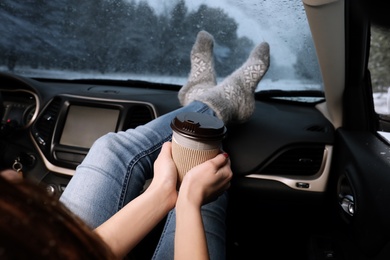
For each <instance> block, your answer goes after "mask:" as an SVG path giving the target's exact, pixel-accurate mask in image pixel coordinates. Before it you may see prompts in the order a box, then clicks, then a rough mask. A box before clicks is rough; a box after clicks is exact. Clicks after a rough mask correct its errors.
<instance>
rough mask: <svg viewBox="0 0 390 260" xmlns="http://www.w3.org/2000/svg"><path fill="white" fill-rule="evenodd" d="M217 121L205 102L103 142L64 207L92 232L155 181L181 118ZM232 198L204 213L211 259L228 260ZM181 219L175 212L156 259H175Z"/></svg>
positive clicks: (68, 190) (71, 184)
mask: <svg viewBox="0 0 390 260" xmlns="http://www.w3.org/2000/svg"><path fill="white" fill-rule="evenodd" d="M188 111H192V112H199V113H205V114H209V115H214V112H213V111H212V110H211V109H210V108H209V107H208V106H207V105H205V104H203V103H201V102H197V101H195V102H192V103H191V104H189V105H188V106H185V107H182V108H179V109H177V110H175V111H172V112H170V113H168V114H165V115H162V116H160V117H158V118H156V119H155V120H153V121H151V122H149V123H147V124H146V125H143V126H139V127H137V128H136V129H129V130H127V131H125V132H118V133H109V134H107V135H104V136H102V137H101V138H99V139H98V140H97V141H96V142H95V143H94V144H93V146H92V148H91V149H90V151H89V153H88V154H87V156H86V158H85V159H84V161H83V162H82V163H81V164H80V165H79V166H78V167H77V170H76V173H75V175H74V176H73V177H72V179H71V181H70V182H69V184H68V186H67V187H66V189H65V191H64V193H63V194H62V196H61V198H60V201H61V202H62V203H64V204H65V206H67V207H68V208H69V209H70V210H71V211H72V212H73V213H75V214H76V215H78V216H79V217H80V218H81V219H82V220H84V221H85V222H86V223H87V224H88V225H89V226H90V227H91V228H96V227H97V226H99V225H100V224H102V223H103V222H105V221H106V220H107V219H109V218H110V217H111V216H113V215H114V214H115V213H116V212H117V211H119V210H120V209H121V208H122V207H124V206H125V205H126V204H127V203H128V202H130V201H131V200H133V199H134V198H135V197H137V196H138V195H139V194H140V193H141V192H142V190H143V187H144V184H145V181H146V180H148V179H151V178H152V177H153V163H154V161H155V159H156V158H157V156H158V154H159V153H160V150H161V146H162V144H163V143H164V142H167V141H170V140H171V138H172V130H171V127H170V122H171V121H172V119H173V118H174V117H175V116H176V115H177V114H179V113H181V112H188ZM226 208H227V193H226V192H225V193H224V194H223V195H222V196H220V197H219V198H218V199H217V200H215V201H213V202H210V203H208V204H206V205H204V206H203V207H202V217H203V224H204V228H205V231H206V237H207V244H208V250H209V254H210V258H211V259H225V253H226V252H225V217H226ZM175 226H176V216H175V210H174V209H173V210H171V211H170V212H169V214H168V216H167V221H166V223H165V227H164V229H163V232H162V235H161V238H160V241H159V243H158V245H157V248H156V250H155V252H154V256H153V258H154V259H173V254H174V236H175Z"/></svg>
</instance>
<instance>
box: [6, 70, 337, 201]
mask: <svg viewBox="0 0 390 260" xmlns="http://www.w3.org/2000/svg"><path fill="white" fill-rule="evenodd" d="M0 80H1V82H2V83H1V94H2V99H3V106H4V116H3V118H2V127H1V137H2V139H3V142H5V143H7V145H12V147H16V148H14V150H15V151H21V150H23V151H24V152H23V153H27V154H29V156H27V157H29V158H34V159H33V163H31V162H29V163H28V164H26V167H25V169H24V173H25V176H26V177H27V178H31V179H33V180H34V181H38V182H41V181H42V182H44V183H45V184H47V185H49V186H50V187H51V190H53V191H54V192H55V193H57V194H58V195H60V193H61V191H62V190H63V189H64V188H65V187H66V182H67V181H68V180H69V179H70V178H71V176H72V175H73V174H74V171H75V169H76V167H77V165H78V164H80V163H81V162H82V160H83V158H84V157H85V156H86V154H87V152H88V150H89V148H90V147H91V145H92V143H93V141H94V140H96V139H97V138H98V137H99V136H101V135H104V134H105V133H108V132H118V131H126V130H127V129H129V128H135V127H137V126H138V125H142V124H145V123H147V122H149V121H151V120H153V119H154V118H156V117H158V116H159V115H162V114H165V113H169V112H170V111H173V110H175V109H177V108H179V107H180V104H179V102H178V100H177V90H178V87H177V86H176V88H175V87H173V88H172V86H170V88H169V87H168V86H161V85H158V84H156V85H155V86H154V88H153V87H151V86H153V84H151V83H148V84H147V85H148V86H147V87H145V86H144V85H145V83H143V82H135V83H132V84H133V85H135V86H128V85H126V86H124V84H123V83H120V84H119V83H118V84H117V85H115V84H116V82H106V81H103V82H100V81H98V82H92V83H86V82H84V81H82V82H78V81H49V80H39V79H30V78H24V77H20V76H15V75H12V74H1V75H0ZM108 83H111V84H112V85H109V84H108ZM137 84H138V86H139V87H138V86H137ZM333 131H334V130H333V127H332V125H331V124H330V123H329V121H328V120H327V119H326V118H325V117H324V116H323V115H322V114H321V113H320V112H319V111H318V109H316V107H315V106H314V105H312V104H309V105H308V104H304V105H302V103H297V102H286V101H280V100H277V99H267V100H257V101H256V109H255V113H254V115H253V116H252V117H251V119H250V120H249V121H248V122H246V123H244V124H239V125H235V124H232V125H229V126H228V135H227V138H226V139H225V140H224V144H223V145H224V149H225V150H226V151H227V152H228V153H229V155H230V157H231V161H232V169H233V172H234V174H235V176H237V178H239V177H245V178H246V179H247V181H248V179H249V180H253V181H255V180H271V181H274V182H278V183H280V184H283V186H285V187H289V188H290V189H298V190H303V191H311V192H322V191H324V190H325V187H326V182H327V178H328V172H329V169H328V167H329V163H330V157H331V156H330V155H331V152H332V142H333V134H334V133H333ZM25 147H27V148H28V150H26V149H24V148H25ZM25 151H28V152H25ZM102 152H104V151H102ZM15 156H18V154H17V153H16V154H15ZM8 157H9V156H8ZM30 160H32V159H30ZM5 161H6V162H7V160H5ZM8 161H11V162H12V158H8ZM4 166H7V165H4Z"/></svg>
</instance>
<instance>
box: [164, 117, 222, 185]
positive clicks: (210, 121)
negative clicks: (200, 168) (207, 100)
mask: <svg viewBox="0 0 390 260" xmlns="http://www.w3.org/2000/svg"><path fill="white" fill-rule="evenodd" d="M171 128H172V157H173V160H174V162H175V164H176V167H177V171H178V178H179V179H178V183H181V181H182V180H183V177H184V175H185V174H186V173H187V172H188V171H189V170H190V169H191V168H193V167H195V166H196V165H198V164H200V163H203V162H204V161H206V160H209V159H211V158H214V157H215V156H216V155H217V154H218V153H219V152H220V151H221V145H222V139H223V138H224V137H225V135H226V127H225V125H224V123H223V121H221V120H220V119H218V118H216V117H213V116H211V115H206V114H202V113H196V112H186V113H181V114H178V115H177V116H176V117H175V118H174V119H173V120H172V122H171Z"/></svg>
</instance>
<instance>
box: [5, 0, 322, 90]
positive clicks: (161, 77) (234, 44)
mask: <svg viewBox="0 0 390 260" xmlns="http://www.w3.org/2000/svg"><path fill="white" fill-rule="evenodd" d="M0 19H1V25H0V33H1V35H2V37H1V38H0V70H1V71H11V72H13V73H16V74H20V75H23V76H29V77H34V78H56V79H115V80H145V81H149V82H159V83H167V84H178V85H182V84H184V83H185V82H186V79H187V76H188V73H189V71H190V58H189V56H190V55H189V54H190V51H191V48H192V45H193V43H194V41H195V38H196V35H197V33H198V32H199V31H200V30H206V31H208V32H209V33H211V34H212V35H213V36H214V38H215V43H216V44H215V46H214V53H215V67H216V71H217V76H218V79H219V80H221V79H222V78H224V77H226V76H227V75H228V74H230V73H231V72H232V71H234V70H235V69H236V68H238V67H239V66H240V65H241V64H242V63H243V62H244V61H245V60H246V58H247V56H248V55H249V52H250V51H251V50H252V48H253V47H254V46H255V45H257V44H258V43H260V42H262V41H267V42H268V43H269V44H270V46H271V66H270V69H269V70H268V72H267V74H266V76H265V77H264V79H263V80H262V81H261V83H260V84H259V86H258V91H260V90H275V89H276V90H288V91H290V90H322V79H321V75H320V72H319V66H318V63H317V59H316V55H315V49H314V45H313V42H312V38H311V33H310V30H309V26H308V23H307V20H306V16H305V11H304V7H303V5H302V2H301V1H298V0H296V1H285V0H272V1H258V0H245V1H242V0H218V1H217V0H213V1H207V0H204V1H201V0H198V1H190V0H186V1H184V0H176V1H173V0H172V1H161V0H148V1H145V0H144V1H142V0H83V1H79V0H67V1H64V0H50V1H42V0H35V1H33V0H31V1H14V0H2V1H1V3H0Z"/></svg>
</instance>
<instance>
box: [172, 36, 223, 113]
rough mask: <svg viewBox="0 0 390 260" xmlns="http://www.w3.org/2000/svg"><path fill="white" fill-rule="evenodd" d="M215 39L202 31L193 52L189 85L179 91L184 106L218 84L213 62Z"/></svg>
mask: <svg viewBox="0 0 390 260" xmlns="http://www.w3.org/2000/svg"><path fill="white" fill-rule="evenodd" d="M213 47H214V37H213V36H212V35H211V34H209V33H208V32H206V31H200V32H199V33H198V35H197V38H196V41H195V44H194V46H193V47H192V50H191V72H190V75H189V76H188V81H187V83H186V84H185V85H184V86H183V87H182V88H181V89H180V91H179V95H178V97H179V101H180V104H182V105H183V106H185V105H187V104H189V103H191V102H192V101H193V100H194V99H195V97H197V96H199V95H201V94H202V93H203V92H205V90H207V89H209V88H210V87H213V86H215V85H216V84H217V80H216V75H215V71H214V60H213Z"/></svg>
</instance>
